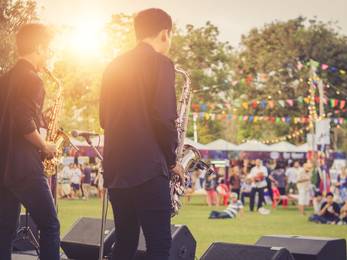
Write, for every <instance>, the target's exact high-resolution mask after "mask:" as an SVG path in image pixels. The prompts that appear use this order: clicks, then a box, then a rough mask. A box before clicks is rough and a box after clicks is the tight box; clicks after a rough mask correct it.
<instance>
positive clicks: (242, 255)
mask: <svg viewBox="0 0 347 260" xmlns="http://www.w3.org/2000/svg"><path fill="white" fill-rule="evenodd" d="M346 259H347V258H346V240H345V239H338V238H324V237H304V236H263V237H261V238H260V239H259V240H258V241H257V242H256V244H255V245H240V244H231V243H213V244H212V245H211V246H210V247H209V248H208V249H207V251H206V252H205V253H204V255H203V256H202V257H201V258H200V260H346Z"/></svg>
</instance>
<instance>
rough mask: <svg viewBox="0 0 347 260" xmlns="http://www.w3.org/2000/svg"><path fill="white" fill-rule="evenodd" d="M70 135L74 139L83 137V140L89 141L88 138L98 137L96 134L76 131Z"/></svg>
mask: <svg viewBox="0 0 347 260" xmlns="http://www.w3.org/2000/svg"><path fill="white" fill-rule="evenodd" d="M71 135H72V136H73V137H75V138H76V137H84V138H87V139H89V138H90V137H93V136H99V134H97V133H93V132H85V131H78V130H73V131H71Z"/></svg>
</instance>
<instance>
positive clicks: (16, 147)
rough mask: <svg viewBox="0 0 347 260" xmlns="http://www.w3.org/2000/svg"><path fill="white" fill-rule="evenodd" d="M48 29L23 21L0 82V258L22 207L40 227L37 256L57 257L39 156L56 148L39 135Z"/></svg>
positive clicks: (4, 258)
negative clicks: (13, 56) (11, 63)
mask: <svg viewBox="0 0 347 260" xmlns="http://www.w3.org/2000/svg"><path fill="white" fill-rule="evenodd" d="M52 36H53V35H52V33H51V32H50V30H49V29H48V28H47V27H46V26H44V25H41V24H26V25H24V26H22V27H21V28H20V30H19V31H18V33H17V35H16V44H17V49H18V54H19V59H18V61H17V63H16V64H15V65H14V67H13V68H12V69H11V70H10V71H9V72H7V73H6V74H5V75H4V76H3V77H2V78H1V86H0V102H1V104H0V144H1V155H0V241H1V242H0V259H1V260H10V259H11V251H12V240H13V238H14V236H15V232H16V228H17V222H18V218H19V214H20V205H21V204H23V206H24V207H25V208H26V209H27V210H28V212H29V213H30V215H31V217H32V218H33V220H34V222H35V223H36V225H37V227H38V229H39V231H40V241H39V245H40V259H41V260H58V259H60V252H59V248H60V234H59V232H60V225H59V221H58V218H57V214H56V210H55V206H54V202H53V198H52V193H51V191H50V188H49V185H48V182H47V178H46V177H45V176H44V172H43V171H44V168H43V164H42V158H41V154H42V153H44V154H46V155H47V156H51V157H52V156H54V154H55V152H56V147H55V145H54V144H50V143H47V142H46V141H45V140H44V139H43V138H42V137H41V136H40V133H39V128H40V122H41V121H42V120H41V119H42V117H41V111H42V106H43V102H44V97H45V89H44V86H43V82H42V80H41V79H40V77H39V76H38V72H39V71H40V70H41V69H42V68H43V67H44V66H45V63H46V61H47V60H48V58H49V56H50V53H49V52H50V51H49V44H50V42H51V39H52Z"/></svg>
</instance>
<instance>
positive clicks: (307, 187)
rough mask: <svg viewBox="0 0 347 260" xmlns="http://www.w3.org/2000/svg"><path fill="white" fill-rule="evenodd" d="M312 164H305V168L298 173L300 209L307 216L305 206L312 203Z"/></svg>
mask: <svg viewBox="0 0 347 260" xmlns="http://www.w3.org/2000/svg"><path fill="white" fill-rule="evenodd" d="M311 176H312V164H311V163H305V164H304V168H303V169H301V170H300V171H299V172H298V178H297V187H298V192H299V198H298V208H299V212H300V213H301V214H302V215H305V206H308V205H309V203H310V191H311Z"/></svg>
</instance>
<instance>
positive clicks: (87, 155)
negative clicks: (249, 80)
mask: <svg viewBox="0 0 347 260" xmlns="http://www.w3.org/2000/svg"><path fill="white" fill-rule="evenodd" d="M70 140H71V142H72V144H73V145H74V146H76V147H77V148H78V149H79V151H76V150H75V149H73V148H71V147H70V148H66V150H65V155H66V157H65V158H64V161H63V163H64V164H69V163H73V162H74V161H76V159H75V158H78V161H79V163H83V162H88V161H89V162H91V163H93V162H95V159H96V154H95V151H94V150H93V149H92V148H91V147H90V146H89V145H88V144H87V142H86V141H85V140H84V139H83V138H81V139H79V138H73V137H72V138H71V139H70ZM91 141H92V144H93V145H94V146H95V147H97V148H98V150H99V151H100V153H101V154H102V153H103V148H104V136H103V135H101V136H99V137H98V136H96V137H92V138H91ZM184 143H185V144H188V145H191V146H194V147H195V148H196V149H198V150H199V152H200V153H201V156H202V158H203V159H208V148H207V147H206V146H205V145H203V144H200V143H198V142H194V141H193V140H191V139H189V138H185V142H184Z"/></svg>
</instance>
